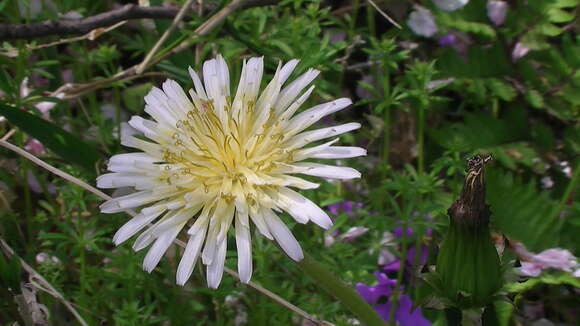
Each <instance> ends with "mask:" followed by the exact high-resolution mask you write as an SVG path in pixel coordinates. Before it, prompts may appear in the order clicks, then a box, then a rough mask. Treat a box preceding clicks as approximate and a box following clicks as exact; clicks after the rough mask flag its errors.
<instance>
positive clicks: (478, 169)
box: [437, 156, 502, 308]
mask: <svg viewBox="0 0 580 326" xmlns="http://www.w3.org/2000/svg"><path fill="white" fill-rule="evenodd" d="M486 161H487V159H485V158H482V157H480V156H475V157H473V158H471V159H470V160H469V161H468V164H469V168H468V174H467V176H466V178H465V184H464V186H463V190H462V192H461V196H460V198H459V199H458V200H457V201H455V203H453V205H452V206H451V208H449V210H448V214H449V217H450V222H449V230H448V231H447V235H446V236H445V239H444V240H443V243H442V245H441V249H440V252H439V256H438V257H437V273H438V274H439V278H440V282H441V283H440V285H441V289H440V290H441V294H442V295H444V296H445V298H446V299H448V300H449V301H451V303H452V304H453V305H455V306H457V307H461V308H475V307H483V306H486V305H487V304H488V303H490V302H491V300H492V297H493V295H494V294H495V293H496V292H497V291H498V290H499V288H500V287H501V284H502V275H501V274H502V273H501V264H500V259H499V256H498V254H497V251H496V249H495V246H494V245H493V244H492V242H491V238H490V232H489V216H490V211H489V206H488V205H486V204H485V178H484V167H483V165H484V164H485V162H486Z"/></svg>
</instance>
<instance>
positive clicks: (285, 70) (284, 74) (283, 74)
mask: <svg viewBox="0 0 580 326" xmlns="http://www.w3.org/2000/svg"><path fill="white" fill-rule="evenodd" d="M298 62H300V60H298V59H292V60H290V61H288V62H286V64H285V65H284V66H283V67H282V69H280V79H279V81H280V85H284V83H285V82H286V80H287V79H288V77H290V75H291V74H292V72H293V71H294V68H296V66H297V65H298Z"/></svg>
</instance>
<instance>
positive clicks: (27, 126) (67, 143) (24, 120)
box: [0, 102, 101, 170]
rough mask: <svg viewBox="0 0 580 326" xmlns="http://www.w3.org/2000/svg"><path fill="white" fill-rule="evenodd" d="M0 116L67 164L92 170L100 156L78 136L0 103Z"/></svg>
mask: <svg viewBox="0 0 580 326" xmlns="http://www.w3.org/2000/svg"><path fill="white" fill-rule="evenodd" d="M0 114H1V115H3V116H5V117H6V119H8V121H10V122H11V123H12V124H14V125H15V126H17V127H18V128H20V129H21V130H22V131H24V132H26V133H27V134H29V135H30V136H32V137H34V138H36V139H37V140H38V141H40V142H41V143H42V144H43V145H44V146H46V147H47V148H49V149H50V150H52V151H53V152H55V153H56V154H58V155H59V156H60V157H62V158H63V159H65V160H66V161H68V162H71V163H74V164H77V165H80V166H82V167H84V168H87V169H88V170H94V167H95V164H96V162H97V161H98V160H99V159H100V158H101V154H100V153H99V152H98V151H97V150H96V149H95V148H94V147H93V146H91V145H89V144H87V143H85V142H83V141H81V140H80V139H79V137H78V136H75V135H72V134H71V133H69V132H68V131H66V130H64V129H61V128H59V127H58V126H56V125H54V124H52V123H50V122H48V121H46V120H44V119H41V118H39V117H37V116H35V115H33V114H30V113H28V112H26V111H23V110H20V109H17V108H15V107H12V106H9V105H6V104H4V103H1V102H0Z"/></svg>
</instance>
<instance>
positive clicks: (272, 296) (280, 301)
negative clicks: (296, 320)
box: [0, 140, 328, 325]
mask: <svg viewBox="0 0 580 326" xmlns="http://www.w3.org/2000/svg"><path fill="white" fill-rule="evenodd" d="M0 146H3V147H5V148H7V149H9V150H11V151H13V152H15V153H16V154H18V155H21V156H23V157H25V158H26V159H28V160H30V161H32V162H33V163H34V164H36V165H38V166H40V167H42V168H44V169H46V170H48V171H50V172H52V173H54V174H56V175H57V176H59V177H61V178H63V179H65V180H67V181H69V182H71V183H74V184H75V185H77V186H79V187H81V188H83V189H85V190H88V191H89V192H91V193H93V194H95V195H97V196H99V197H101V198H102V199H105V200H110V199H112V197H111V196H109V195H107V194H106V193H104V192H102V191H100V190H99V189H97V188H95V187H93V186H91V185H89V184H88V183H86V182H84V181H82V180H80V179H78V178H75V177H73V176H72V175H70V174H68V173H66V172H64V171H62V170H59V169H57V168H55V167H53V166H52V165H50V164H48V163H46V162H44V161H43V160H41V159H39V158H38V157H36V156H34V155H32V154H30V153H28V152H27V151H25V150H23V149H21V148H20V147H18V146H15V145H13V144H11V143H9V142H7V141H5V140H0ZM125 212H126V213H128V214H129V215H131V216H135V215H137V213H135V212H134V211H132V210H127V211H125ZM174 242H175V243H176V244H177V245H178V246H180V247H182V248H185V246H186V244H185V242H183V241H181V240H179V239H175V240H174ZM224 271H225V272H226V273H228V274H230V275H232V276H234V277H236V278H238V279H239V275H238V273H236V272H235V271H233V270H231V269H229V268H227V267H224ZM246 285H248V286H249V287H251V288H253V289H255V290H256V291H258V292H260V293H262V294H264V295H265V296H267V297H269V298H270V299H272V300H273V301H274V302H276V303H278V304H280V305H281V306H283V307H285V308H288V309H289V310H291V311H293V312H295V313H296V314H298V315H300V316H302V317H304V318H306V319H308V320H310V321H311V322H313V323H316V324H317V325H328V323H327V322H324V321H321V320H319V319H317V318H315V317H313V316H312V315H310V314H308V313H307V312H305V311H304V310H302V309H300V308H298V307H297V306H295V305H293V304H291V303H290V302H288V301H286V300H284V299H283V298H282V297H280V296H278V295H277V294H275V293H273V292H271V291H270V290H268V289H266V288H264V287H262V286H260V285H258V284H256V283H254V282H248V283H247V284H246Z"/></svg>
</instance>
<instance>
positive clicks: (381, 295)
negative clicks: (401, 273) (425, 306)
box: [356, 272, 431, 326]
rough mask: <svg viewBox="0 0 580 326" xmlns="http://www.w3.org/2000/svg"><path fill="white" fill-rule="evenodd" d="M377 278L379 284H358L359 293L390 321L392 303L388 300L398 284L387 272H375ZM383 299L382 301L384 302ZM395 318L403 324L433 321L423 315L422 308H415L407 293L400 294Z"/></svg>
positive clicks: (420, 325)
mask: <svg viewBox="0 0 580 326" xmlns="http://www.w3.org/2000/svg"><path fill="white" fill-rule="evenodd" d="M375 276H376V278H377V282H378V283H377V285H374V286H368V285H366V284H363V283H358V284H357V285H356V290H357V291H358V293H359V295H360V296H361V297H363V299H365V301H366V302H368V303H369V304H370V305H373V306H374V309H375V311H376V312H377V313H378V314H379V316H381V318H383V320H385V321H388V320H389V318H390V314H391V309H392V305H391V302H389V301H388V300H389V299H390V295H391V292H392V290H393V288H394V287H395V286H396V285H397V281H396V280H391V279H389V278H388V277H387V276H386V275H385V274H382V273H378V272H377V273H375ZM381 299H383V300H386V303H380V304H377V303H378V302H379V300H381ZM383 300H381V302H384V301H383ZM394 319H395V320H396V321H397V322H398V324H400V325H402V326H429V325H431V322H430V321H428V320H427V319H425V317H423V314H422V312H421V308H417V309H414V310H413V302H412V301H411V298H410V297H409V296H408V295H406V294H401V295H399V302H398V304H397V311H395V313H394Z"/></svg>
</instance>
